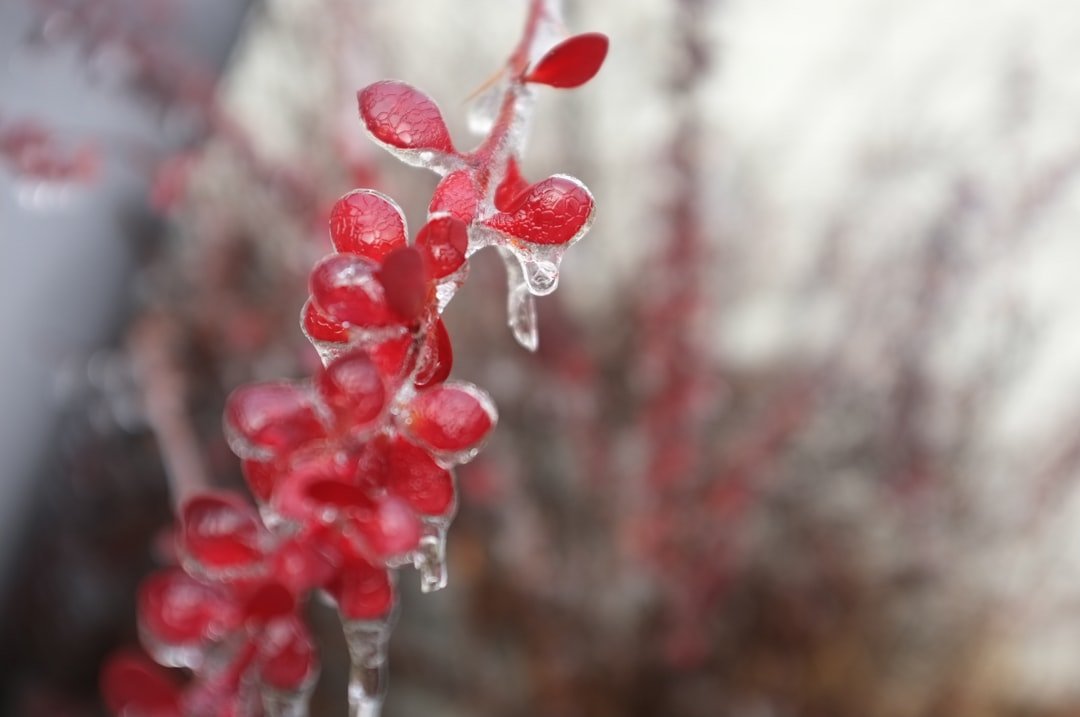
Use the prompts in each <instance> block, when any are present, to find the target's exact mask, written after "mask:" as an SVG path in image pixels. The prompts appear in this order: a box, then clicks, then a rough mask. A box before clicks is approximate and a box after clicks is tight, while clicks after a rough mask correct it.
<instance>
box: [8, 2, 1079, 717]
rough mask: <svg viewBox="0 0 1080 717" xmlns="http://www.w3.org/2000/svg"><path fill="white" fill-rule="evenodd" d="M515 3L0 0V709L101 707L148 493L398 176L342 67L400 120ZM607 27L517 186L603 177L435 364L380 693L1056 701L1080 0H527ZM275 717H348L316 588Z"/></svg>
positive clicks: (464, 302) (127, 613)
mask: <svg viewBox="0 0 1080 717" xmlns="http://www.w3.org/2000/svg"><path fill="white" fill-rule="evenodd" d="M523 17H524V2H521V1H519V0H471V1H470V2H468V3H462V2H454V3H451V2H446V1H445V0H411V1H410V2H409V3H407V4H405V3H399V2H391V1H389V0H252V1H251V2H248V1H245V0H3V1H2V2H0V306H3V309H2V310H0V346H2V350H0V605H2V613H0V710H2V713H3V714H5V715H18V716H26V717H82V716H83V715H99V714H101V712H100V705H99V704H98V701H97V697H96V679H97V670H98V668H99V665H100V662H101V660H102V658H103V656H104V655H106V654H107V653H108V652H109V651H110V650H111V649H114V648H115V647H117V646H121V645H126V644H130V643H132V642H133V641H134V640H135V625H134V590H135V586H136V584H137V582H138V580H139V578H140V577H141V576H142V575H144V574H145V573H146V572H148V571H149V570H151V569H152V568H153V566H154V565H155V564H156V563H157V561H160V560H161V559H163V556H164V555H166V554H167V553H168V549H167V544H168V540H169V535H168V527H169V521H170V515H171V508H170V498H169V489H168V484H169V479H170V476H173V477H175V476H177V475H179V474H183V475H184V476H185V478H186V479H193V480H205V481H207V482H208V483H210V484H213V485H217V486H229V487H238V486H240V485H241V484H242V481H241V479H240V477H239V471H238V465H237V462H236V460H235V459H234V458H233V457H232V455H231V454H230V453H229V451H228V448H227V446H226V445H225V443H224V439H223V437H222V435H221V426H220V412H221V407H222V404H223V401H224V397H225V395H226V394H227V392H228V391H229V390H230V389H231V388H233V387H235V386H236V385H238V384H240V383H243V382H245V381H249V380H254V379H266V378H278V377H286V376H298V375H302V374H304V373H305V372H308V371H310V369H311V367H312V366H313V365H314V360H315V358H314V355H313V353H312V352H311V351H310V349H309V348H308V347H307V345H306V342H305V341H304V340H303V338H302V336H301V334H300V332H299V330H298V327H297V315H298V311H299V307H300V306H301V304H302V303H303V300H304V297H305V296H306V289H305V277H306V272H307V270H308V268H309V267H310V265H311V264H312V262H313V261H314V260H315V259H316V258H317V257H318V256H320V255H321V254H323V253H325V252H326V251H327V249H328V247H329V244H328V239H327V235H326V230H325V226H326V216H327V213H328V210H329V207H330V206H331V204H332V203H333V201H334V200H335V199H336V198H337V197H338V196H340V195H341V194H343V193H344V192H345V191H347V190H349V189H351V188H353V187H356V186H370V187H375V188H378V189H380V190H381V191H384V192H386V193H388V194H390V195H391V196H393V197H395V198H396V199H397V200H398V201H399V203H401V204H402V206H403V207H404V208H405V210H406V213H407V215H408V216H409V219H410V224H411V225H412V226H414V227H418V226H420V224H421V222H422V217H423V211H424V208H425V207H426V205H427V200H428V198H429V197H430V192H431V190H432V188H433V187H434V179H435V178H434V176H431V175H427V174H425V173H423V172H420V171H418V170H413V169H409V168H406V167H403V166H401V165H398V164H397V163H396V162H394V160H393V159H392V158H391V157H389V156H388V155H385V154H383V153H381V151H380V150H378V149H377V148H376V147H375V146H374V145H372V144H371V143H370V142H369V141H368V140H367V139H366V138H365V137H364V135H363V132H362V130H361V127H360V123H359V121H358V119H357V117H356V111H355V90H356V89H357V88H359V87H362V86H363V85H365V84H367V83H369V82H372V81H375V80H377V79H382V78H385V77H394V78H398V79H403V80H406V81H408V82H410V83H412V84H415V85H417V86H418V87H421V88H423V89H424V90H425V91H427V92H429V93H430V94H431V95H432V96H434V97H435V98H436V99H437V100H438V101H439V102H440V104H441V105H442V107H443V110H444V114H445V115H446V117H447V120H448V122H449V124H450V127H451V131H452V132H453V134H454V136H455V138H457V140H458V142H459V144H467V143H468V142H467V140H466V137H467V136H468V133H467V130H466V127H465V122H464V118H465V112H466V104H465V99H466V98H467V96H468V95H469V93H470V92H471V91H472V90H473V89H475V88H476V87H478V86H479V85H481V84H482V83H483V82H484V81H485V80H486V79H487V78H488V77H489V75H491V73H493V72H494V71H495V70H496V69H497V68H498V67H499V66H500V65H501V62H502V61H503V59H504V57H505V56H506V54H507V53H508V52H509V51H510V50H511V48H512V47H513V45H514V43H515V40H516V37H517V33H518V32H519V29H520V25H521V23H522V21H523ZM566 18H567V24H568V27H569V28H570V29H571V30H572V31H575V32H579V31H588V30H598V31H602V32H605V33H607V34H608V35H610V37H611V41H612V48H611V53H610V56H609V58H608V62H607V64H606V66H605V68H604V69H603V71H602V72H601V74H600V75H599V76H598V77H597V79H596V80H594V81H593V82H592V83H590V84H589V85H587V86H586V87H585V88H583V89H580V90H576V91H573V92H560V91H556V90H542V91H541V96H540V101H539V103H538V110H537V114H536V117H535V121H534V132H535V133H534V136H533V140H532V142H531V144H530V149H529V151H528V154H527V157H526V160H525V164H524V169H525V172H526V175H527V176H529V177H532V178H534V179H535V178H539V177H543V176H547V175H549V174H551V173H555V172H566V173H570V174H573V175H575V176H578V177H580V178H582V179H583V180H584V181H585V182H586V184H588V185H589V187H590V188H591V189H592V191H593V192H594V194H595V195H596V198H597V203H598V214H597V220H596V223H595V224H594V228H593V230H592V232H591V233H590V234H589V236H588V237H587V238H586V240H585V241H583V242H582V243H581V244H580V245H578V246H575V247H574V249H573V250H572V251H571V252H570V254H569V256H568V259H567V261H566V262H565V264H564V275H563V279H562V284H561V286H560V289H559V291H558V292H557V294H556V295H554V296H552V297H548V298H544V299H543V300H541V301H540V350H539V351H538V352H537V353H536V354H535V355H532V354H528V353H527V352H525V351H523V350H522V349H520V348H519V347H517V346H516V345H515V344H514V343H513V340H512V338H511V337H510V334H509V331H508V330H507V329H506V327H505V296H504V293H505V278H504V277H503V275H502V268H501V264H500V262H499V261H498V260H497V259H496V258H495V257H493V256H488V255H486V254H480V255H478V256H477V257H476V258H475V260H474V262H473V263H474V270H473V275H472V277H471V280H470V282H469V285H468V286H467V287H466V288H465V289H464V290H463V291H462V293H460V294H459V295H458V297H457V299H456V300H455V301H454V302H453V304H452V305H451V307H450V308H449V310H448V314H447V321H448V324H449V327H450V330H451V335H452V336H453V339H454V349H455V353H456V354H457V364H456V366H455V373H456V375H458V376H459V377H461V378H464V379H467V380H471V381H474V382H476V383H477V384H479V385H481V386H483V387H485V388H486V389H488V390H489V391H491V392H492V394H493V395H494V397H495V399H496V402H497V404H498V405H499V407H500V414H501V420H500V424H499V429H498V431H497V433H496V435H495V437H494V439H493V440H492V441H491V442H490V443H489V444H488V447H487V448H486V450H485V451H484V453H483V454H482V455H481V457H480V458H479V459H478V460H477V461H476V462H475V463H474V464H471V465H469V466H467V467H466V468H465V469H463V470H462V471H461V472H460V474H459V478H460V487H461V492H462V505H461V510H460V514H459V517H458V518H457V520H456V522H455V524H454V527H453V528H452V530H451V534H450V546H449V550H450V571H451V583H450V587H449V588H448V589H447V590H445V591H443V592H441V593H437V594H434V595H427V596H421V595H420V594H419V590H418V588H417V585H416V581H415V578H414V577H413V576H411V575H410V576H406V578H405V579H404V580H403V581H402V587H403V602H404V606H403V607H404V609H403V612H402V617H401V619H400V621H399V623H398V627H397V629H396V631H395V634H394V638H393V641H392V648H391V665H392V667H391V670H392V688H391V691H390V697H389V700H388V703H387V706H386V714H387V715H388V717H398V716H404V715H416V714H427V715H438V716H445V717H457V716H459V715H461V716H464V715H471V716H481V717H482V716H486V715H491V716H502V715H537V716H543V717H548V716H551V717H556V716H558V717H576V716H578V715H581V716H582V717H585V716H588V717H607V716H611V717H614V716H616V715H618V716H620V717H632V716H639V717H720V716H722V717H804V716H805V717H939V716H942V715H947V716H948V717H993V716H998V715H1000V716H1003V717H1004V716H1009V717H1014V716H1015V717H1019V716H1021V715H1024V716H1026V715H1032V716H1034V715H1039V716H1047V717H1058V716H1061V717H1064V716H1065V715H1080V529H1078V528H1077V525H1078V521H1080V506H1078V504H1077V499H1078V496H1080V493H1078V491H1077V487H1078V485H1077V478H1080V280H1078V279H1077V274H1078V273H1080V239H1078V236H1077V233H1078V231H1080V181H1078V174H1080V73H1078V72H1077V71H1076V68H1077V65H1078V62H1080V6H1078V5H1077V4H1076V3H1075V1H1073V0H996V1H995V2H987V1H986V0H858V1H857V0H818V1H817V2H814V3H807V2H804V1H803V0H753V1H751V0H634V2H632V3H631V2H625V0H589V1H588V2H586V1H585V0H567V2H566ZM311 617H312V620H313V621H314V623H315V624H316V625H318V626H319V634H320V639H321V641H322V649H323V662H324V668H323V681H322V687H321V688H320V691H319V693H318V695H317V699H316V703H315V708H314V709H313V714H315V715H327V716H329V715H335V714H344V709H345V708H344V682H345V679H346V675H345V669H346V662H345V659H346V658H345V654H344V646H343V644H342V641H341V637H340V630H339V628H338V626H337V625H336V622H335V618H334V617H333V615H331V614H330V613H328V612H326V611H324V610H322V609H321V608H319V607H317V606H313V607H312V616H311Z"/></svg>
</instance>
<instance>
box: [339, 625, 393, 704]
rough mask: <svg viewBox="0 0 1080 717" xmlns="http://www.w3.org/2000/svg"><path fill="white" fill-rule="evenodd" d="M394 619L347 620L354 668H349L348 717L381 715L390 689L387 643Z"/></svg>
mask: <svg viewBox="0 0 1080 717" xmlns="http://www.w3.org/2000/svg"><path fill="white" fill-rule="evenodd" d="M392 625H393V619H392V618H389V619H387V620H380V621H372V620H354V621H351V622H346V623H345V640H346V642H347V643H348V645H349V657H350V659H351V660H352V667H351V668H350V671H349V717H379V714H380V713H381V712H382V704H383V700H384V699H385V698H386V688H387V678H388V675H387V665H386V661H387V654H386V653H387V645H388V643H389V641H390V629H391V626H392Z"/></svg>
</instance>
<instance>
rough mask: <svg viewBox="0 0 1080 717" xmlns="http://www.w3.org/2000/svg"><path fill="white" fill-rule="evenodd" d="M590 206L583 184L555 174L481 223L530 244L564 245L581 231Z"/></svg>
mask: <svg viewBox="0 0 1080 717" xmlns="http://www.w3.org/2000/svg"><path fill="white" fill-rule="evenodd" d="M594 207H595V205H594V202H593V198H592V195H591V194H589V190H588V189H586V188H585V185H583V184H582V183H581V182H579V181H578V180H576V179H574V178H573V177H567V176H565V175H561V174H556V175H555V176H552V177H548V178H547V179H545V180H543V181H541V182H537V183H536V184H534V185H532V186H531V187H529V188H528V189H527V190H526V191H524V192H522V193H521V194H519V195H518V196H517V198H516V199H515V200H514V201H513V202H511V203H510V204H509V205H507V207H506V209H505V210H503V211H501V212H499V213H498V214H496V215H495V216H493V217H491V218H490V219H488V220H487V221H486V222H485V224H487V226H489V227H491V228H492V229H495V230H496V231H499V232H502V233H503V234H508V235H510V236H512V237H516V238H518V239H521V240H523V241H527V242H531V243H533V244H548V245H554V244H567V243H569V242H571V241H573V240H575V239H577V238H578V237H580V236H581V235H582V234H583V233H584V232H585V229H586V227H587V226H588V223H589V220H590V219H591V218H592V213H593V209H594Z"/></svg>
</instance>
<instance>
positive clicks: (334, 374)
mask: <svg viewBox="0 0 1080 717" xmlns="http://www.w3.org/2000/svg"><path fill="white" fill-rule="evenodd" d="M315 387H316V389H317V390H318V392H319V396H320V397H321V398H322V400H323V402H324V403H325V404H326V405H327V407H328V408H330V410H331V411H332V412H333V413H334V415H335V416H336V417H337V419H338V422H339V423H341V424H344V427H346V428H357V427H362V426H365V425H367V424H369V423H371V422H372V421H374V420H375V419H376V418H378V417H379V415H380V414H381V413H382V410H383V407H384V406H385V405H386V388H385V386H384V385H383V380H382V376H381V375H380V373H379V368H378V367H377V366H376V365H375V363H374V362H373V361H372V360H371V357H370V356H368V354H367V352H365V351H353V352H351V353H348V354H345V355H344V356H342V357H340V358H338V359H336V360H335V361H334V362H333V363H331V364H330V365H329V366H327V367H326V369H325V370H324V371H322V372H320V373H319V375H318V377H317V378H316V380H315Z"/></svg>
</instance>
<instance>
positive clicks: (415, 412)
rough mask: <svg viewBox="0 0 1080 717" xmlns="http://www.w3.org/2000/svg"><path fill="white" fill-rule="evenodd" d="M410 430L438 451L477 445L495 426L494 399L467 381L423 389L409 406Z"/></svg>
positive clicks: (418, 438) (421, 440)
mask: <svg viewBox="0 0 1080 717" xmlns="http://www.w3.org/2000/svg"><path fill="white" fill-rule="evenodd" d="M409 412H410V415H409V430H410V431H411V432H412V434H413V436H415V437H416V439H417V440H419V441H420V442H421V443H422V444H424V445H425V446H428V447H430V448H432V449H434V450H436V451H441V452H454V453H456V452H460V451H466V450H469V449H471V448H474V447H475V446H477V445H478V444H479V443H480V442H481V441H482V440H484V438H485V437H487V434H488V433H489V432H490V431H491V429H492V428H493V427H494V426H495V406H494V404H493V403H492V402H491V398H490V397H489V396H488V395H487V394H486V393H484V392H483V391H481V390H480V389H478V388H477V387H476V386H473V385H472V384H467V383H444V384H440V385H438V386H436V387H434V388H429V389H427V390H424V391H421V392H420V393H418V394H417V395H416V398H414V399H413V401H412V403H411V404H410V406H409Z"/></svg>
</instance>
